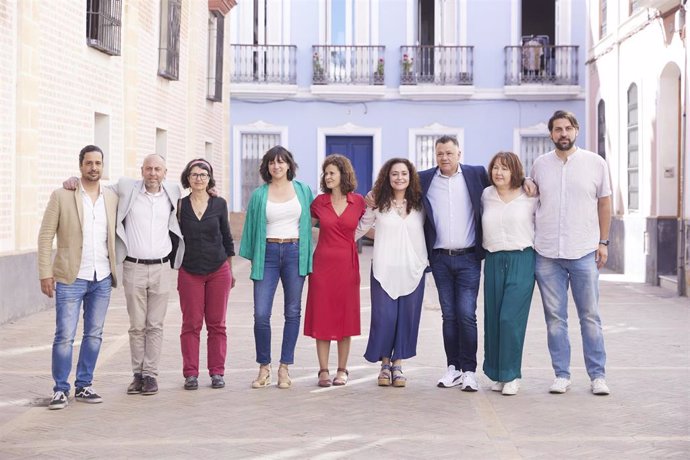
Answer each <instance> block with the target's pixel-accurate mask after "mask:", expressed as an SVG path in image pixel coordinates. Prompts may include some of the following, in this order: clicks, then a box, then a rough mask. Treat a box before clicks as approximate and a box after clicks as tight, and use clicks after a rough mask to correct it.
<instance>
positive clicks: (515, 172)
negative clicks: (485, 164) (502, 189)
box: [489, 152, 525, 188]
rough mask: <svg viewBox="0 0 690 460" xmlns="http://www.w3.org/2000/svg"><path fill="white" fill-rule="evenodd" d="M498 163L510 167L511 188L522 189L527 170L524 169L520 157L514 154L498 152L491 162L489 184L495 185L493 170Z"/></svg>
mask: <svg viewBox="0 0 690 460" xmlns="http://www.w3.org/2000/svg"><path fill="white" fill-rule="evenodd" d="M496 163H501V164H502V165H504V166H506V167H508V169H509V170H510V188H519V187H522V182H523V180H524V179H525V168H523V167H522V163H521V162H520V157H518V156H517V155H515V154H514V153H513V152H498V153H497V154H496V155H494V157H493V158H492V159H491V161H490V162H489V183H491V185H496V184H494V180H493V177H492V174H491V170H492V169H494V165H495V164H496Z"/></svg>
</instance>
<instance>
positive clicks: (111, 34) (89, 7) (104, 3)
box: [86, 0, 122, 56]
mask: <svg viewBox="0 0 690 460" xmlns="http://www.w3.org/2000/svg"><path fill="white" fill-rule="evenodd" d="M121 29H122V0H87V2H86V43H87V45H89V46H90V47H92V48H96V49H97V50H100V51H103V52H104V53H107V54H110V55H113V56H119V55H120V35H121Z"/></svg>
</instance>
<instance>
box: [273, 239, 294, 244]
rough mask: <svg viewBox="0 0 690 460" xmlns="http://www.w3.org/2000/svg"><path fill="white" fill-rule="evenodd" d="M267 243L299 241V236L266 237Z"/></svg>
mask: <svg viewBox="0 0 690 460" xmlns="http://www.w3.org/2000/svg"><path fill="white" fill-rule="evenodd" d="M266 242H267V243H279V244H283V243H299V238H266Z"/></svg>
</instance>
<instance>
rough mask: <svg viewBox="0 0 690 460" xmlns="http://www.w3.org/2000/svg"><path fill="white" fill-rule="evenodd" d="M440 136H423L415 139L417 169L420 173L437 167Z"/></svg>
mask: <svg viewBox="0 0 690 460" xmlns="http://www.w3.org/2000/svg"><path fill="white" fill-rule="evenodd" d="M438 137H439V136H438V135H428V134H422V135H418V136H416V137H415V141H414V152H415V167H416V168H417V170H418V171H424V170H425V169H429V168H433V167H434V166H436V139H438Z"/></svg>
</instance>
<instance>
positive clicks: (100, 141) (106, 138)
mask: <svg viewBox="0 0 690 460" xmlns="http://www.w3.org/2000/svg"><path fill="white" fill-rule="evenodd" d="M93 143H94V145H97V146H98V147H100V148H101V150H103V179H105V180H108V179H109V178H110V115H106V114H104V113H94V116H93Z"/></svg>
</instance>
